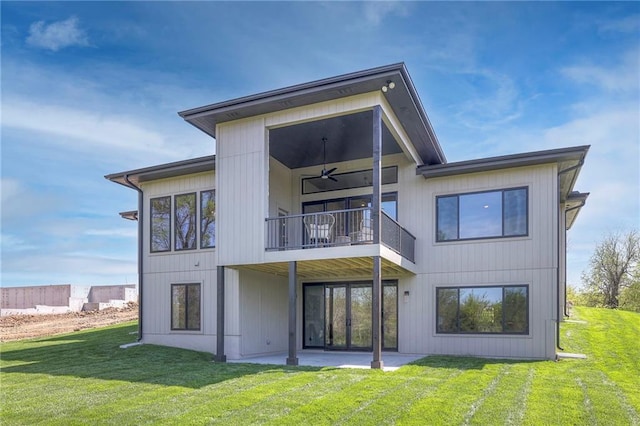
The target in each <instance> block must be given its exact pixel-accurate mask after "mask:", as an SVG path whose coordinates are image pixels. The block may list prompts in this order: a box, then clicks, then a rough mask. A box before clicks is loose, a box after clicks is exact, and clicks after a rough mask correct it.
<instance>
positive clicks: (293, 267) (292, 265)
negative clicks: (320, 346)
mask: <svg viewBox="0 0 640 426" xmlns="http://www.w3.org/2000/svg"><path fill="white" fill-rule="evenodd" d="M297 275H298V264H297V262H295V261H292V262H289V356H288V357H287V365H298V356H297V354H296V346H297V345H296V284H297V282H296V281H297V279H296V278H297Z"/></svg>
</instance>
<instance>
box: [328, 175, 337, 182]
mask: <svg viewBox="0 0 640 426" xmlns="http://www.w3.org/2000/svg"><path fill="white" fill-rule="evenodd" d="M327 177H328V178H329V179H331V180H332V181H334V182H337V181H338V179H336V178H334V177H333V176H327Z"/></svg>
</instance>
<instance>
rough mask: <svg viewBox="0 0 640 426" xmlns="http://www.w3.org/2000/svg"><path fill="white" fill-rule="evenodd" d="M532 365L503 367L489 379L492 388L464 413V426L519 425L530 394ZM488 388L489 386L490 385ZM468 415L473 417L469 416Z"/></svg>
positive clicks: (519, 364)
mask: <svg viewBox="0 0 640 426" xmlns="http://www.w3.org/2000/svg"><path fill="white" fill-rule="evenodd" d="M532 364H535V363H514V364H507V366H506V367H507V368H504V369H503V370H502V371H501V374H500V375H498V376H496V378H494V379H493V381H492V382H491V384H493V389H492V390H491V392H489V389H487V390H486V391H485V395H484V397H482V398H480V399H479V400H478V401H476V402H474V404H473V406H474V408H475V410H474V411H473V412H471V411H470V412H469V413H467V416H466V417H465V421H464V423H465V424H519V423H521V422H522V420H523V418H524V413H525V411H526V407H527V399H528V397H529V392H530V391H531V383H532V381H533V375H534V368H532V367H531V365H532ZM490 386H491V385H490ZM469 414H473V415H472V416H469Z"/></svg>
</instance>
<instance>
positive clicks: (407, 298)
mask: <svg viewBox="0 0 640 426" xmlns="http://www.w3.org/2000/svg"><path fill="white" fill-rule="evenodd" d="M404 303H409V290H406V291H405V292H404Z"/></svg>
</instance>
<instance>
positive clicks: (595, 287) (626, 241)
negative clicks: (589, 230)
mask: <svg viewBox="0 0 640 426" xmlns="http://www.w3.org/2000/svg"><path fill="white" fill-rule="evenodd" d="M639 261H640V234H639V233H638V231H637V230H631V231H628V232H626V233H624V234H621V233H614V234H609V235H607V236H606V237H605V238H604V240H602V241H601V242H600V243H599V244H598V245H597V246H596V249H595V252H594V253H593V255H592V256H591V260H590V261H589V270H588V271H587V272H583V274H582V281H583V282H584V284H585V287H586V289H587V291H588V292H589V291H591V292H596V293H599V294H600V295H601V296H602V298H603V299H602V300H603V305H604V306H605V307H607V308H617V307H618V306H619V298H620V292H621V291H622V289H624V288H626V287H629V286H630V285H631V283H632V282H633V277H634V275H635V274H636V269H637V268H638V262H639Z"/></svg>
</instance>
